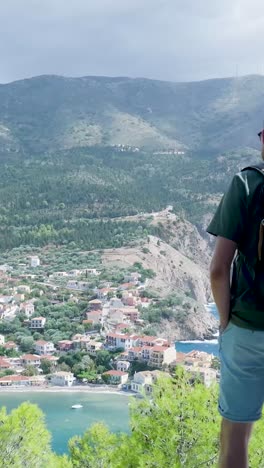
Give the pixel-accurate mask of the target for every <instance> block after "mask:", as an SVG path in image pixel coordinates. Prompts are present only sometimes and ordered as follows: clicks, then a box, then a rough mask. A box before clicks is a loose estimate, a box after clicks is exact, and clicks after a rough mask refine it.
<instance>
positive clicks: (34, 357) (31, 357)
mask: <svg viewBox="0 0 264 468" xmlns="http://www.w3.org/2000/svg"><path fill="white" fill-rule="evenodd" d="M21 359H23V360H25V361H36V360H37V359H39V356H38V355H37V354H24V356H21Z"/></svg>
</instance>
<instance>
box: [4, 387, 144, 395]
mask: <svg viewBox="0 0 264 468" xmlns="http://www.w3.org/2000/svg"><path fill="white" fill-rule="evenodd" d="M1 393H93V394H105V395H107V394H111V395H123V396H136V395H137V394H136V393H134V392H130V391H124V390H118V389H117V388H113V387H109V388H107V387H105V386H104V387H103V388H100V387H88V386H87V387H85V386H76V387H75V386H74V387H55V386H54V387H41V386H40V387H34V386H23V387H22V386H21V387H19V386H17V387H8V386H7V387H0V394H1Z"/></svg>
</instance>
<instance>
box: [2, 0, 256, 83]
mask: <svg viewBox="0 0 264 468" xmlns="http://www.w3.org/2000/svg"><path fill="white" fill-rule="evenodd" d="M263 30H264V10H263V4H262V0H229V1H228V0H218V1H214V0H97V1H95V0H67V1H66V0H45V1H43V0H23V1H21V0H9V1H8V2H7V1H6V2H2V3H1V4H0V54H1V69H0V82H5V81H11V80H14V79H20V78H23V77H28V76H33V75H39V74H49V73H51V74H63V75H67V76H80V75H88V74H94V75H96V74H103V75H122V76H124V75H126V76H146V77H152V78H158V79H167V80H177V81H179V80H180V81H182V80H196V79H205V78H210V77H215V76H230V75H233V74H234V73H235V70H236V67H237V65H238V70H239V73H240V74H247V73H258V72H260V71H261V70H262V39H263ZM263 65H264V64H263ZM263 71H264V70H263Z"/></svg>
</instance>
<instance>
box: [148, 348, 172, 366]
mask: <svg viewBox="0 0 264 468" xmlns="http://www.w3.org/2000/svg"><path fill="white" fill-rule="evenodd" d="M150 352H151V353H150V360H149V361H148V365H149V366H151V367H155V368H156V369H161V368H162V367H163V366H164V365H169V364H171V363H173V362H175V361H176V349H175V347H173V346H171V347H170V348H168V347H166V346H153V347H152V348H151V350H150Z"/></svg>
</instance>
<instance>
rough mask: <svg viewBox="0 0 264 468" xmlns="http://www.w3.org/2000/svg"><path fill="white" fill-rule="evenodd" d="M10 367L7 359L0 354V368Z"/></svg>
mask: <svg viewBox="0 0 264 468" xmlns="http://www.w3.org/2000/svg"><path fill="white" fill-rule="evenodd" d="M10 367H11V364H10V362H9V361H8V360H7V359H4V358H2V356H0V369H1V370H5V369H10Z"/></svg>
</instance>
